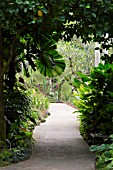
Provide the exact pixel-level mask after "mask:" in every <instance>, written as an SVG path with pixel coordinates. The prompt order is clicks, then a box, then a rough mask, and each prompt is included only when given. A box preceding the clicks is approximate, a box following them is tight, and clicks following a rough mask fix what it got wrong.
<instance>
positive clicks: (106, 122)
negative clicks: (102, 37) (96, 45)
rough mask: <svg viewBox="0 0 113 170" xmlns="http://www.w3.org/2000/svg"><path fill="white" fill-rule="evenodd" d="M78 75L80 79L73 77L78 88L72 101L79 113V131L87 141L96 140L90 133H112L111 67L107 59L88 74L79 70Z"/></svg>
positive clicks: (112, 70) (112, 92)
mask: <svg viewBox="0 0 113 170" xmlns="http://www.w3.org/2000/svg"><path fill="white" fill-rule="evenodd" d="M78 75H79V77H80V79H79V80H78V79H74V85H75V86H76V87H77V90H78V93H77V95H76V94H75V96H76V97H77V98H75V101H74V102H75V105H77V107H78V108H79V112H80V113H81V115H80V120H81V125H80V132H81V134H82V135H83V137H84V139H85V140H87V142H88V141H89V143H90V142H91V141H90V140H92V142H98V141H93V138H92V134H101V135H103V136H106V135H110V134H112V133H113V126H112V122H113V114H112V113H113V106H112V105H113V89H112V86H113V81H112V77H113V67H112V64H110V63H109V62H108V61H107V62H106V63H105V64H104V65H103V64H99V66H98V67H95V68H94V69H93V70H92V72H91V74H90V76H86V75H84V74H83V73H80V72H78ZM78 96H79V97H78ZM101 142H102V141H100V143H101Z"/></svg>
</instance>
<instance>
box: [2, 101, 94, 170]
mask: <svg viewBox="0 0 113 170" xmlns="http://www.w3.org/2000/svg"><path fill="white" fill-rule="evenodd" d="M74 110H75V109H74V108H72V107H70V106H68V105H66V104H62V103H53V104H51V105H50V109H49V111H50V113H51V116H49V117H48V118H47V121H46V123H44V124H41V125H40V126H37V127H36V128H35V130H34V139H35V145H34V153H33V155H32V157H31V159H29V160H27V161H24V162H20V163H18V164H14V165H12V166H8V167H4V168H0V169H1V170H94V169H95V168H94V162H95V155H94V154H93V153H91V152H90V151H89V147H88V145H87V144H86V143H85V142H84V141H83V139H82V137H81V136H80V134H79V121H78V118H77V115H76V114H72V112H73V111H74Z"/></svg>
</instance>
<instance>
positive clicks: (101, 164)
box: [90, 135, 113, 170]
mask: <svg viewBox="0 0 113 170" xmlns="http://www.w3.org/2000/svg"><path fill="white" fill-rule="evenodd" d="M110 138H111V141H112V142H113V135H110ZM90 151H93V152H95V151H96V169H97V170H110V169H113V143H111V144H101V145H100V146H98V145H92V146H91V147H90Z"/></svg>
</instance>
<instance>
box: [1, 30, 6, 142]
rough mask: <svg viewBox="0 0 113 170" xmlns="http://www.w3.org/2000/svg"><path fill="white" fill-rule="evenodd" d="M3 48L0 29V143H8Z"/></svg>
mask: <svg viewBox="0 0 113 170" xmlns="http://www.w3.org/2000/svg"><path fill="white" fill-rule="evenodd" d="M2 54H3V48H2V30H1V29H0V141H2V142H3V143H4V144H5V143H6V123H5V119H4V100H3V59H2Z"/></svg>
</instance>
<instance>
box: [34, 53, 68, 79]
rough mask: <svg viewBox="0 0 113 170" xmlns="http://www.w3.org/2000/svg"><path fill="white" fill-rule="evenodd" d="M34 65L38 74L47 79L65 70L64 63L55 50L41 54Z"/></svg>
mask: <svg viewBox="0 0 113 170" xmlns="http://www.w3.org/2000/svg"><path fill="white" fill-rule="evenodd" d="M36 65H37V69H39V71H40V73H41V74H43V75H44V76H48V77H53V76H56V75H61V74H62V72H63V71H64V69H65V62H64V60H63V58H62V56H61V55H59V53H58V52H57V51H56V50H50V51H44V52H42V53H41V54H40V56H39V58H38V59H37V61H36Z"/></svg>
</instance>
